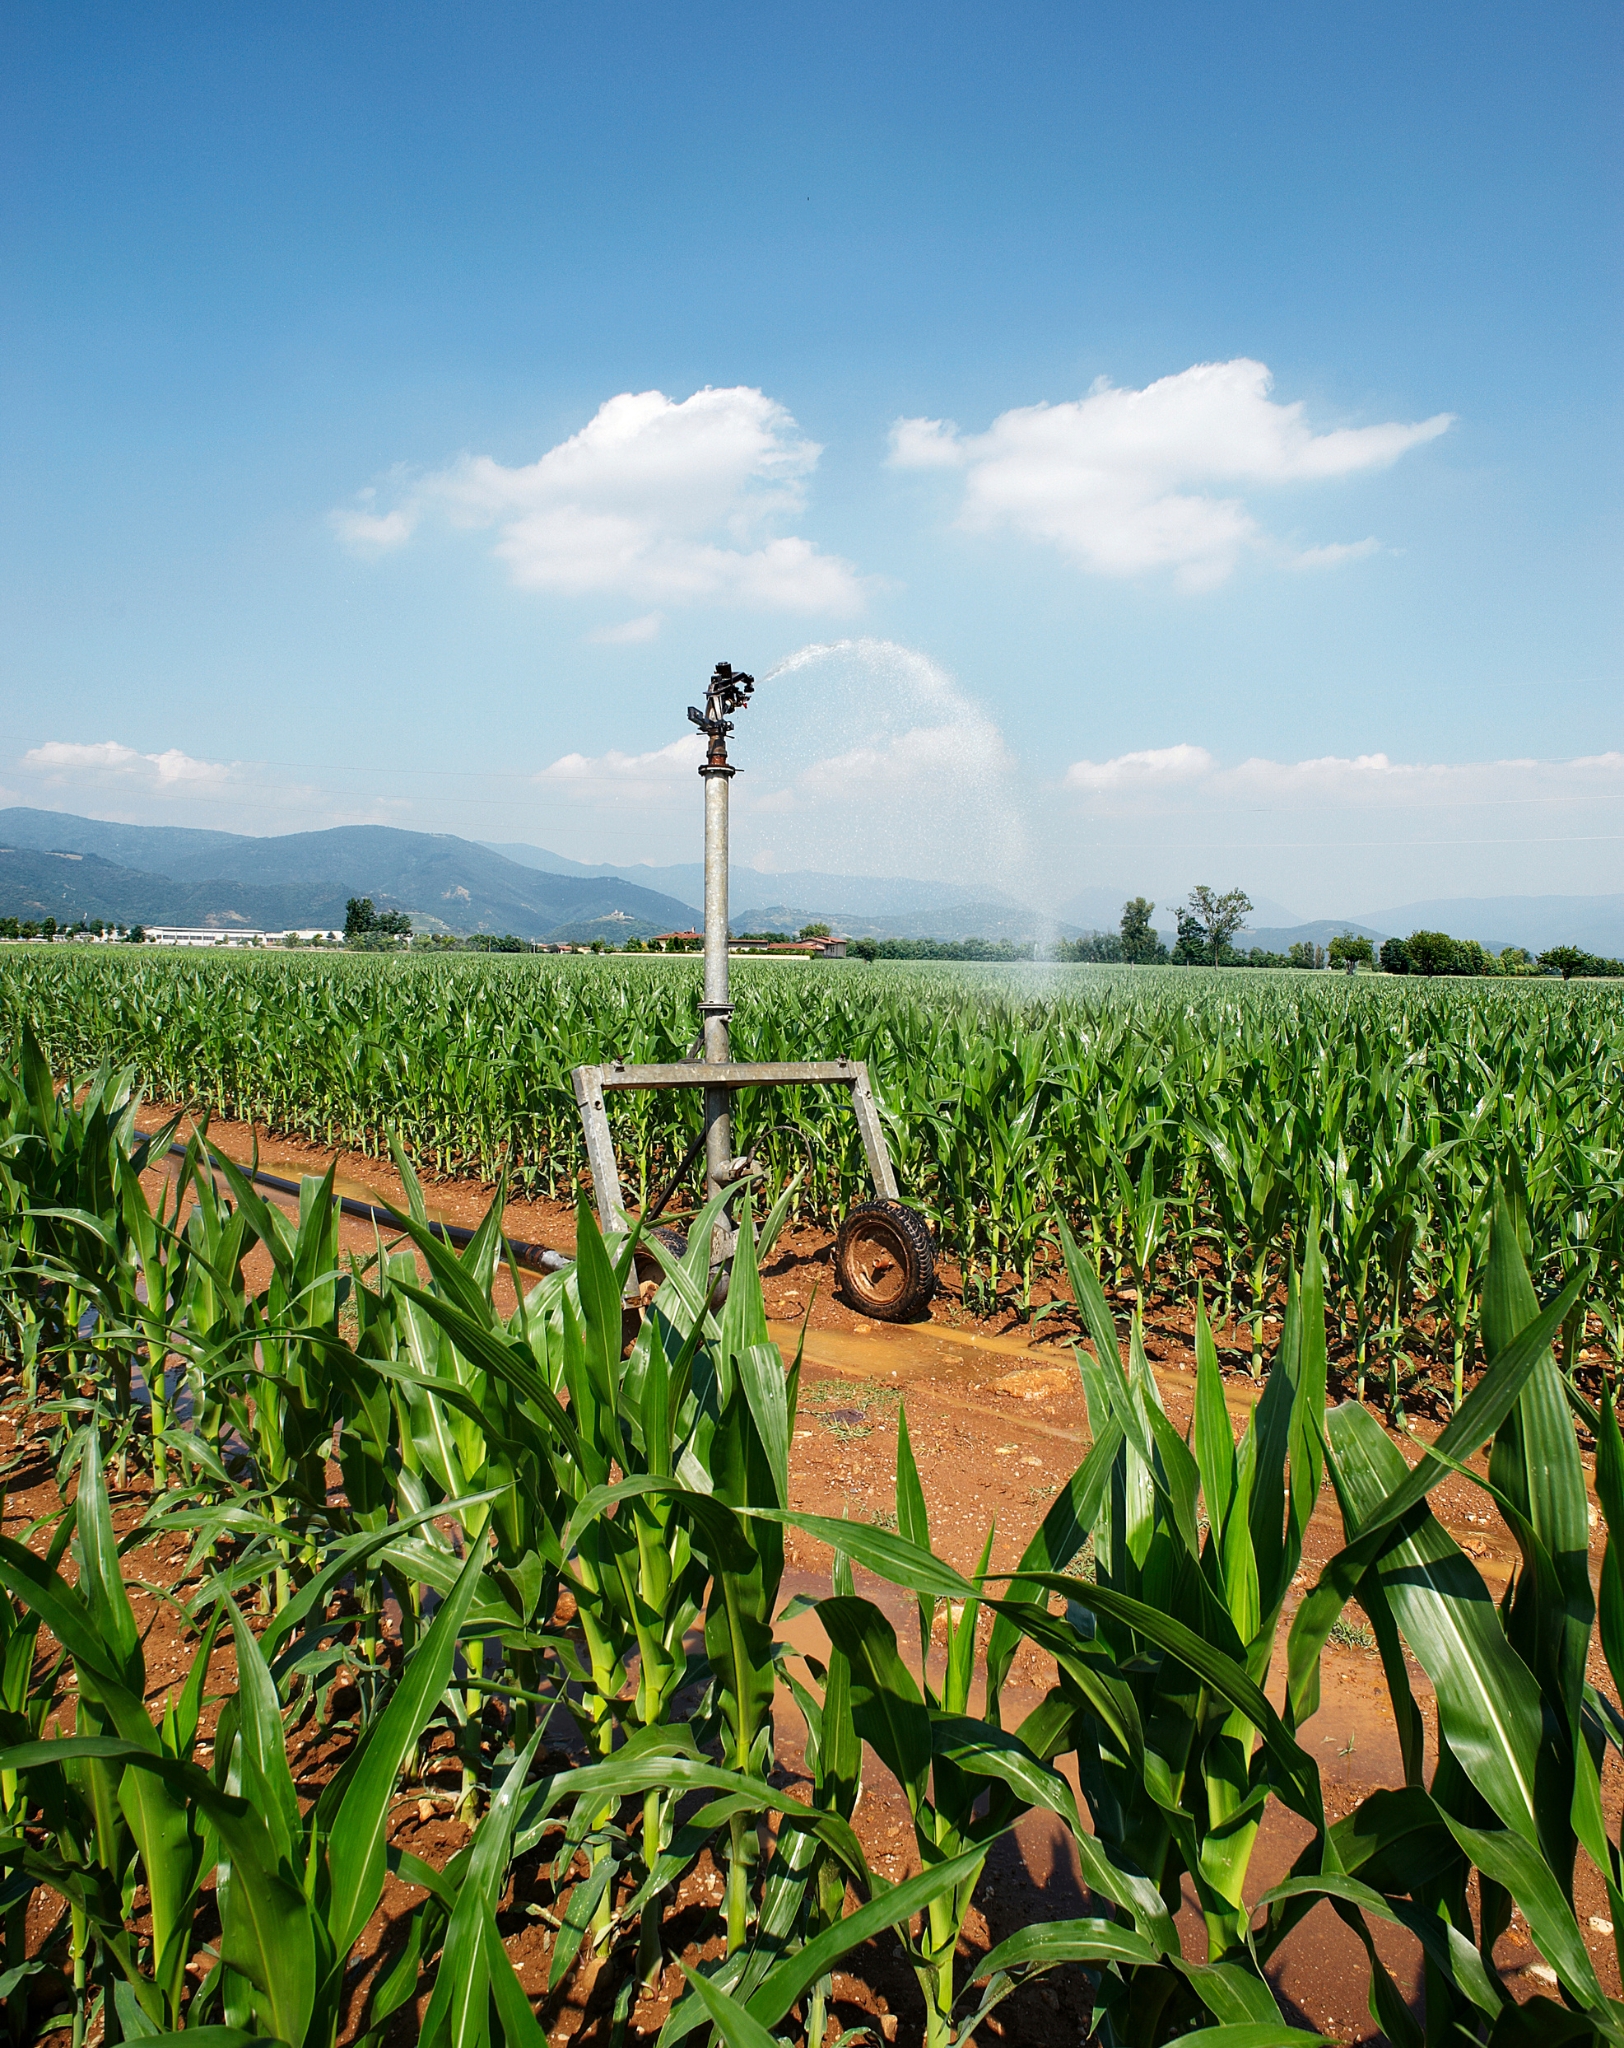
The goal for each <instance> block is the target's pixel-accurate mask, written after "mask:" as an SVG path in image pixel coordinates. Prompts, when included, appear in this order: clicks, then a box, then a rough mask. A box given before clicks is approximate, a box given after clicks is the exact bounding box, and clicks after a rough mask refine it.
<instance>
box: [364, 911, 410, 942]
mask: <svg viewBox="0 0 1624 2048" xmlns="http://www.w3.org/2000/svg"><path fill="white" fill-rule="evenodd" d="M372 929H373V930H374V931H375V932H381V933H382V934H383V936H384V937H385V938H389V939H409V938H410V937H411V935H412V921H411V919H410V918H409V917H408V916H407V915H406V913H405V911H404V910H385V911H381V912H380V913H379V914H378V916H377V917H376V918H375V919H374V920H373V924H372Z"/></svg>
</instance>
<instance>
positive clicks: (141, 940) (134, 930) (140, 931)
mask: <svg viewBox="0 0 1624 2048" xmlns="http://www.w3.org/2000/svg"><path fill="white" fill-rule="evenodd" d="M146 943H147V928H146V926H145V925H144V924H137V925H132V926H131V927H130V944H131V945H132V946H144V945H145V944H146Z"/></svg>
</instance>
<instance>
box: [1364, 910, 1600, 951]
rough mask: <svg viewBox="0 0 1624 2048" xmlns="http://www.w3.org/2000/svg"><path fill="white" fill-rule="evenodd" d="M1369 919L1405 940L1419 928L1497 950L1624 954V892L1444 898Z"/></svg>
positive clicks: (1380, 913)
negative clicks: (1571, 949)
mask: <svg viewBox="0 0 1624 2048" xmlns="http://www.w3.org/2000/svg"><path fill="white" fill-rule="evenodd" d="M1367 921H1368V922H1369V923H1371V924H1379V925H1380V926H1381V927H1382V928H1383V929H1384V930H1385V931H1389V932H1396V933H1398V935H1399V936H1400V937H1401V938H1407V937H1408V936H1409V934H1410V933H1411V932H1416V931H1437V932H1448V933H1449V935H1450V937H1451V938H1455V939H1476V940H1477V941H1478V943H1479V944H1480V945H1483V946H1487V947H1489V949H1490V950H1491V951H1493V952H1498V951H1499V950H1500V948H1501V947H1502V946H1522V947H1524V948H1525V949H1526V950H1527V951H1528V952H1530V953H1543V952H1544V951H1546V949H1547V948H1548V947H1551V946H1582V947H1583V948H1584V950H1585V951H1586V952H1587V953H1600V954H1602V955H1604V956H1605V957H1607V958H1608V959H1617V958H1619V957H1620V956H1624V896H1446V897H1438V898H1435V899H1434V900H1433V901H1431V902H1428V903H1401V904H1400V905H1399V907H1398V908H1397V909H1396V910H1382V911H1377V912H1376V913H1375V914H1374V915H1373V916H1371V917H1370V918H1369V919H1368V920H1367Z"/></svg>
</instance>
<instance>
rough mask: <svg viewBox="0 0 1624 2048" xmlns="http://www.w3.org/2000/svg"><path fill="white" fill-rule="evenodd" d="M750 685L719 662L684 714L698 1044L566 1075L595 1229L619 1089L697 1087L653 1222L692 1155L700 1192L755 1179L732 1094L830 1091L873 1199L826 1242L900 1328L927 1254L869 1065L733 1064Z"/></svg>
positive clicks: (611, 1203) (919, 1288) (849, 1291)
mask: <svg viewBox="0 0 1624 2048" xmlns="http://www.w3.org/2000/svg"><path fill="white" fill-rule="evenodd" d="M754 690H755V678H754V677H753V676H748V675H744V674H743V673H741V672H739V671H737V670H735V669H734V668H733V667H732V665H731V664H730V663H728V662H725V661H719V662H718V663H717V664H716V669H715V673H714V674H713V675H712V676H711V678H710V681H709V683H708V684H707V685H706V689H705V707H704V709H703V710H700V709H699V708H698V707H697V706H696V705H690V706H689V707H688V717H689V720H690V722H691V723H692V724H694V725H696V726H697V727H698V728H699V730H700V731H701V732H702V733H704V735H705V737H706V740H707V741H708V745H707V747H706V749H705V758H704V760H703V761H702V762H701V764H700V768H699V773H700V776H701V778H702V780H703V781H704V784H705V985H704V992H703V996H702V999H701V1002H700V1006H699V1016H700V1026H699V1035H698V1036H697V1037H696V1038H695V1040H694V1042H693V1044H692V1046H691V1047H690V1048H689V1051H688V1055H687V1057H686V1058H685V1059H683V1060H680V1061H673V1062H670V1063H668V1064H665V1065H660V1066H632V1065H628V1064H627V1062H626V1061H624V1060H620V1059H614V1060H609V1061H607V1062H605V1063H604V1064H602V1065H599V1066H583V1067H576V1068H575V1069H574V1071H573V1073H572V1075H571V1079H572V1080H573V1082H574V1084H575V1100H576V1102H577V1104H578V1105H579V1107H580V1111H581V1125H582V1129H583V1130H584V1132H585V1134H586V1152H587V1164H588V1166H589V1167H590V1169H591V1173H592V1191H593V1196H594V1200H595V1202H596V1206H597V1211H598V1221H599V1224H600V1225H601V1227H602V1228H603V1229H604V1230H605V1231H610V1230H625V1229H627V1228H628V1227H629V1225H630V1221H631V1219H630V1217H629V1216H628V1214H627V1210H626V1204H625V1198H624V1196H623V1195H622V1193H621V1187H620V1170H619V1168H618V1166H617V1165H616V1163H615V1147H614V1139H613V1136H612V1134H611V1132H610V1129H609V1114H608V1108H607V1104H608V1102H609V1100H610V1098H611V1097H612V1096H614V1095H615V1094H617V1093H619V1092H622V1091H629V1090H634V1089H640V1088H701V1089H703V1090H704V1098H705V1106H704V1121H703V1129H702V1133H701V1139H700V1141H699V1143H696V1144H695V1146H694V1147H693V1148H692V1149H691V1150H690V1152H689V1155H688V1157H687V1159H686V1160H685V1161H684V1162H683V1164H682V1165H681V1166H680V1167H679V1168H678V1169H677V1172H676V1174H675V1175H674V1176H673V1179H672V1182H671V1185H670V1186H668V1187H667V1189H666V1190H665V1192H664V1194H663V1195H662V1196H661V1197H660V1199H659V1201H658V1202H656V1203H655V1204H654V1205H653V1207H652V1210H651V1213H650V1215H649V1216H648V1217H647V1218H646V1219H645V1222H646V1223H652V1222H653V1220H654V1218H655V1217H656V1216H657V1215H658V1214H659V1212H660V1210H662V1209H663V1208H664V1206H665V1203H666V1202H667V1201H668V1200H669V1199H670V1197H671V1194H672V1192H673V1191H674V1189H675V1187H676V1185H677V1183H678V1182H679V1181H680V1180H681V1179H682V1178H683V1177H684V1176H685V1175H686V1173H687V1172H688V1170H689V1168H690V1167H691V1166H692V1165H693V1164H694V1163H695V1161H696V1160H697V1158H698V1155H699V1149H700V1143H702V1144H703V1147H704V1153H705V1193H706V1198H707V1199H709V1198H711V1197H712V1196H714V1195H716V1194H717V1193H718V1192H719V1191H720V1190H721V1189H723V1188H727V1187H732V1186H734V1185H735V1184H737V1183H738V1182H740V1181H743V1180H749V1179H754V1178H757V1177H758V1176H759V1175H760V1173H761V1172H762V1168H761V1166H760V1164H759V1162H758V1161H756V1160H755V1159H753V1158H752V1157H750V1156H749V1155H748V1154H746V1155H745V1156H743V1157H736V1156H735V1155H734V1151H733V1117H732V1102H733V1096H734V1094H735V1093H736V1092H737V1091H738V1090H739V1089H741V1088H784V1087H804V1086H808V1085H812V1086H828V1087H839V1088H845V1089H848V1090H849V1091H850V1094H851V1106H852V1113H853V1115H854V1116H855V1117H856V1119H857V1129H858V1134H859V1136H860V1137H861V1139H862V1143H863V1155H864V1157H865V1159H866V1160H867V1162H868V1171H869V1178H870V1180H871V1181H872V1183H873V1188H874V1194H873V1197H872V1199H870V1200H869V1201H866V1202H859V1203H857V1204H856V1205H855V1207H854V1208H853V1209H852V1210H851V1212H850V1213H849V1214H848V1216H847V1218H846V1220H845V1222H844V1223H843V1224H842V1225H841V1228H840V1233H839V1236H838V1237H837V1238H836V1241H835V1270H836V1273H837V1275H838V1277H839V1280H840V1284H841V1286H842V1288H843V1289H844V1290H845V1293H846V1296H847V1299H848V1300H850V1301H851V1302H853V1303H854V1304H855V1305H856V1306H857V1307H858V1308H860V1309H861V1310H863V1312H864V1313H865V1314H867V1315H870V1316H873V1317H874V1318H875V1319H876V1320H878V1321H882V1322H904V1321H906V1320H907V1319H908V1318H909V1317H911V1316H915V1315H918V1314H919V1313H920V1312H921V1311H922V1310H923V1308H924V1306H925V1304H926V1303H927V1302H928V1301H929V1300H930V1297H931V1295H932V1294H933V1293H934V1291H935V1287H936V1254H935V1246H934V1243H933V1241H932V1238H931V1234H930V1229H929V1226H928V1225H927V1224H926V1222H925V1219H924V1218H923V1217H922V1216H921V1215H920V1214H919V1212H918V1210H916V1209H910V1208H908V1207H907V1206H906V1205H905V1204H904V1203H902V1202H901V1201H899V1200H898V1198H897V1180H896V1174H895V1173H894V1172H893V1170H892V1166H891V1154H890V1151H889V1149H888V1148H887V1145H886V1142H885V1127H884V1125H883V1124H882V1123H881V1121H880V1116H879V1111H878V1110H877V1109H876V1107H875V1104H874V1092H873V1090H872V1088H871V1087H870V1086H869V1079H868V1067H867V1064H866V1063H865V1062H864V1061H862V1060H855V1059H834V1060H778V1061H743V1060H735V1059H734V1058H733V1052H732V1044H731V1025H732V1019H733V1004H732V1000H731V998H730V996H729V994H728V950H727V948H728V905H727V883H728V785H729V783H730V782H731V781H732V779H733V776H734V774H735V773H736V772H737V771H736V770H735V769H734V767H733V764H732V763H731V762H730V761H729V760H728V757H727V740H728V735H729V733H731V732H732V730H733V720H734V717H735V716H736V715H737V714H738V713H739V712H740V711H743V710H745V709H747V707H748V705H749V702H750V698H751V695H752V693H753V691H754ZM734 1241H735V1232H734V1230H733V1228H732V1226H731V1225H720V1226H718V1228H717V1230H716V1232H715V1234H714V1236H713V1238H712V1241H711V1267H712V1270H713V1271H718V1270H720V1271H722V1272H725V1270H726V1268H727V1265H728V1262H729V1261H730V1259H731V1258H732V1255H733V1245H734Z"/></svg>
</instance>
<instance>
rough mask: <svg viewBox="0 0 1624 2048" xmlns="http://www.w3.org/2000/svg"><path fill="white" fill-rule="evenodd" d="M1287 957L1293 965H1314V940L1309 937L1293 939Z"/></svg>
mask: <svg viewBox="0 0 1624 2048" xmlns="http://www.w3.org/2000/svg"><path fill="white" fill-rule="evenodd" d="M1286 958H1287V960H1288V961H1289V962H1290V963H1291V965H1292V966H1293V967H1312V966H1313V965H1314V947H1313V943H1312V941H1311V940H1308V939H1293V940H1292V942H1291V949H1290V951H1289V952H1288V953H1287V955H1286Z"/></svg>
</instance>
